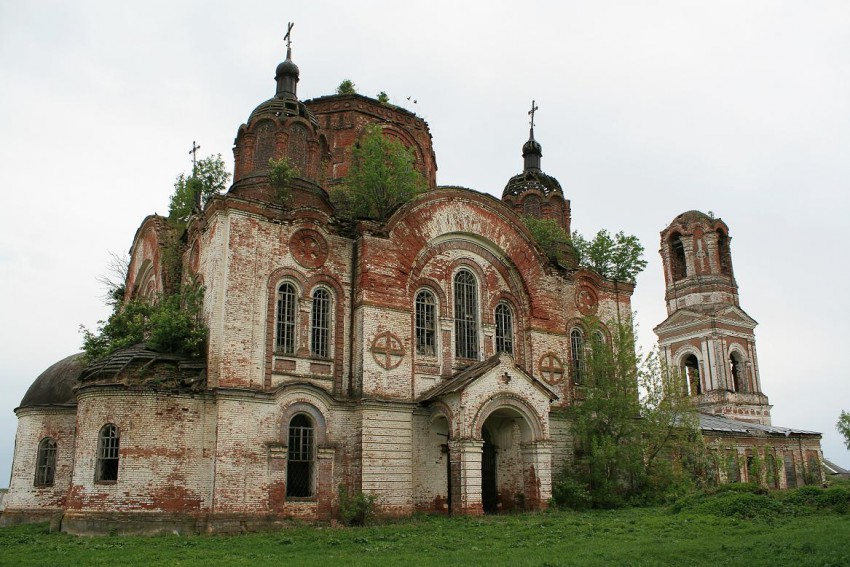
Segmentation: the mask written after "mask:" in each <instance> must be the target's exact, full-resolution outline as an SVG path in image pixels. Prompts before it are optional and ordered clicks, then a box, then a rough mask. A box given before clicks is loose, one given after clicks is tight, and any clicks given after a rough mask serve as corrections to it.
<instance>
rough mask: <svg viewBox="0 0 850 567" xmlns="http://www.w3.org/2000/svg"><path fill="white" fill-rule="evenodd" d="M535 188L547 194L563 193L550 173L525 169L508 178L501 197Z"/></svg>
mask: <svg viewBox="0 0 850 567" xmlns="http://www.w3.org/2000/svg"><path fill="white" fill-rule="evenodd" d="M535 189H536V190H538V191H540V192H541V193H543V194H544V195H549V194H550V193H561V194H563V192H564V191H563V190H562V189H561V184H560V183H558V180H557V179H555V178H554V177H552V176H551V175H547V174H545V173H543V172H542V171H533V170H526V171H523V172H522V173H520V174H517V175H514V176H513V177H511V178H510V180H508V184H507V185H505V190H504V191H503V192H502V197H506V196H508V195H513V196H518V195H521V194H523V193H525V192H526V191H531V190H535Z"/></svg>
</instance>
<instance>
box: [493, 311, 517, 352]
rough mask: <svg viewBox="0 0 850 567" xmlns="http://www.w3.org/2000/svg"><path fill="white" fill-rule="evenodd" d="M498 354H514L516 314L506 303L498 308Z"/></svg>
mask: <svg viewBox="0 0 850 567" xmlns="http://www.w3.org/2000/svg"><path fill="white" fill-rule="evenodd" d="M496 352H506V353H508V354H513V353H514V314H513V312H512V311H511V308H510V307H509V306H508V304H507V303H504V302H503V303H500V304H498V305H497V306H496Z"/></svg>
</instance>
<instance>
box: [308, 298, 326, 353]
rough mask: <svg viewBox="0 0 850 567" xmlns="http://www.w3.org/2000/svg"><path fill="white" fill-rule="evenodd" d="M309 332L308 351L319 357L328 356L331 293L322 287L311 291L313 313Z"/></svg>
mask: <svg viewBox="0 0 850 567" xmlns="http://www.w3.org/2000/svg"><path fill="white" fill-rule="evenodd" d="M311 322H312V327H311V334H310V353H311V354H312V355H313V356H318V357H320V358H328V357H329V356H330V346H329V339H330V334H331V325H330V322H331V294H330V292H329V291H328V290H326V289H324V288H321V287H320V288H319V289H317V290H316V291H314V292H313V313H312V317H311Z"/></svg>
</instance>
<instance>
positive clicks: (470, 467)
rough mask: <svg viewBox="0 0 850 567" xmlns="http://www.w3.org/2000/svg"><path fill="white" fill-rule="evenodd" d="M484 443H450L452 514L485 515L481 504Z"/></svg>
mask: <svg viewBox="0 0 850 567" xmlns="http://www.w3.org/2000/svg"><path fill="white" fill-rule="evenodd" d="M483 447H484V442H483V441H476V440H474V439H460V440H457V441H449V459H451V465H452V514H471V515H477V516H480V515H481V514H483V513H484V507H483V505H482V502H481V451H482V448H483Z"/></svg>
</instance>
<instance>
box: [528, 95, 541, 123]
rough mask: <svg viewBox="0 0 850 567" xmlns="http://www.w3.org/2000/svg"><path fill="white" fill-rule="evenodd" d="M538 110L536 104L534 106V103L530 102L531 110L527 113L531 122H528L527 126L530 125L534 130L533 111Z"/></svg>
mask: <svg viewBox="0 0 850 567" xmlns="http://www.w3.org/2000/svg"><path fill="white" fill-rule="evenodd" d="M539 109H540V107H539V106H537V105H536V104H534V101H533V100H532V101H531V110H529V111H528V115H529V116H531V120H530V121H529V124H531V127H532V128H534V111H536V110H539Z"/></svg>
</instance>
